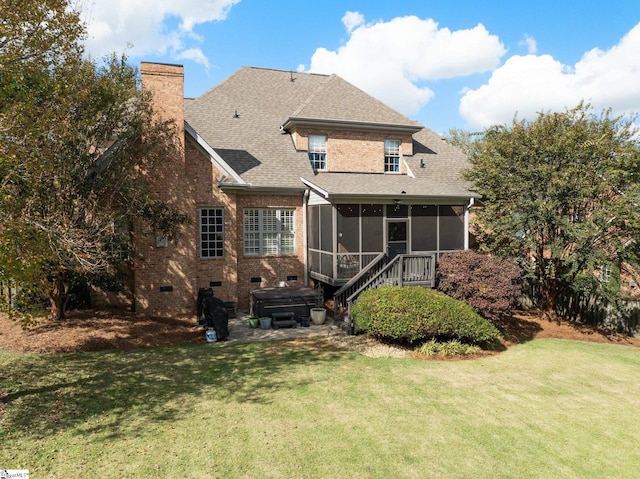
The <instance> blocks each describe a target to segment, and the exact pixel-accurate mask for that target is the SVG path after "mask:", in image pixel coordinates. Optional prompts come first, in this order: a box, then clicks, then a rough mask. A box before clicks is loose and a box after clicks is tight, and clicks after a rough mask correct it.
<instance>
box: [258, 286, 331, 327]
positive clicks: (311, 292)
mask: <svg viewBox="0 0 640 479" xmlns="http://www.w3.org/2000/svg"><path fill="white" fill-rule="evenodd" d="M321 305H322V296H321V291H320V290H319V289H311V288H307V287H304V286H285V287H282V288H262V289H256V290H253V291H251V294H250V296H249V309H250V311H251V315H252V316H253V317H255V318H262V317H266V316H269V317H272V315H273V313H295V319H296V320H297V321H299V320H300V318H301V317H309V316H310V315H311V313H310V309H311V308H317V307H320V306H321Z"/></svg>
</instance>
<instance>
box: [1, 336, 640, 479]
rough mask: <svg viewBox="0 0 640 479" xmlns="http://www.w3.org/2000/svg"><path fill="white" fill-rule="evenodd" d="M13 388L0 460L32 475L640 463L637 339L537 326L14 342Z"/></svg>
mask: <svg viewBox="0 0 640 479" xmlns="http://www.w3.org/2000/svg"><path fill="white" fill-rule="evenodd" d="M320 346H322V347H320ZM2 396H4V397H3V400H2V401H0V469H5V468H6V469H29V470H30V473H31V477H33V478H41V477H59V478H108V477H113V478H122V477H135V478H144V477H167V478H168V477H171V478H174V477H185V478H198V477H203V478H204V477H207V478H208V477H220V478H236V477H238V478H286V479H290V478H371V477H379V478H402V477H410V478H429V477H437V478H447V477H474V478H491V477H513V478H528V477H532V478H547V477H548V478H560V477H562V478H571V477H579V478H599V477H602V478H604V477H611V478H625V477H628V478H631V477H638V474H639V473H640V469H639V467H640V422H639V420H638V418H639V417H640V351H639V350H638V349H635V348H631V347H621V346H610V345H599V344H590V343H582V342H572V341H562V340H535V341H531V342H529V343H526V344H523V345H520V346H517V347H514V348H511V349H509V350H508V351H506V352H504V353H501V354H499V355H496V356H492V357H487V358H484V359H480V360H467V361H417V360H411V359H371V358H367V357H364V356H360V355H357V354H355V353H351V352H344V351H336V350H333V349H331V348H330V347H329V346H327V345H325V344H324V343H318V342H313V341H308V342H302V343H300V342H297V343H287V342H272V343H253V344H237V345H224V346H222V345H220V344H216V345H203V346H192V347H172V348H161V349H153V350H140V351H134V352H100V353H83V354H56V355H38V354H18V353H9V352H0V397H2Z"/></svg>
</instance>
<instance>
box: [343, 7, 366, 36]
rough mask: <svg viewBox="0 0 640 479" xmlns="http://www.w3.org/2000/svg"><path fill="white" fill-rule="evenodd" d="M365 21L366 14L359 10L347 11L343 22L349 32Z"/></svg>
mask: <svg viewBox="0 0 640 479" xmlns="http://www.w3.org/2000/svg"><path fill="white" fill-rule="evenodd" d="M363 23H364V15H362V14H361V13H358V12H347V13H345V14H344V16H343V17H342V24H343V25H344V27H345V28H346V29H347V33H351V32H352V31H353V30H354V29H356V28H358V27H359V26H361V25H362V24H363Z"/></svg>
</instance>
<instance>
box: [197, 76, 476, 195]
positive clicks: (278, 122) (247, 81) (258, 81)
mask: <svg viewBox="0 0 640 479" xmlns="http://www.w3.org/2000/svg"><path fill="white" fill-rule="evenodd" d="M185 120H186V121H187V122H188V124H189V125H190V127H192V130H190V131H193V132H195V133H194V134H195V135H196V136H197V138H198V142H199V143H200V144H201V146H202V147H203V148H204V150H205V151H213V152H214V153H215V154H217V155H219V161H218V162H219V163H220V164H224V165H228V166H229V167H230V168H232V169H233V170H234V172H235V173H236V174H237V175H238V176H239V177H240V178H241V180H242V182H239V181H237V178H236V183H237V184H243V183H244V185H245V186H246V187H249V188H250V187H260V188H298V189H302V188H304V184H303V182H302V181H301V178H305V179H307V180H310V179H313V181H314V183H315V181H316V180H317V181H319V182H320V183H323V184H324V183H325V182H326V184H327V187H328V188H329V189H334V190H336V189H337V190H340V191H341V192H342V191H345V192H346V191H347V190H345V188H347V189H348V184H349V183H350V181H351V180H354V179H356V178H355V177H351V176H345V175H344V174H341V175H334V174H331V173H319V174H318V175H317V177H316V172H314V171H313V169H312V168H311V165H310V163H309V160H308V155H307V152H306V151H299V150H296V148H295V146H294V144H293V141H292V138H291V135H287V134H282V133H283V132H282V131H281V127H282V126H283V125H290V126H293V127H296V126H311V125H313V127H315V128H319V127H320V126H321V127H322V128H329V129H330V128H332V127H333V128H339V129H349V128H352V129H359V130H363V131H370V130H371V129H374V130H376V131H379V132H380V131H384V132H390V133H393V132H402V133H405V134H407V135H413V138H414V145H418V148H415V149H414V155H413V157H406V158H405V161H407V165H408V170H409V171H411V173H412V175H411V176H407V175H401V176H398V175H395V176H394V175H379V177H378V176H376V177H375V178H376V180H375V181H371V180H372V178H373V177H372V176H371V175H368V176H365V177H362V181H361V183H362V185H361V186H362V188H361V189H362V191H358V192H359V193H360V194H365V193H366V189H367V188H369V193H370V194H371V195H375V194H376V193H378V194H380V193H381V192H382V191H385V190H387V188H383V187H382V185H384V184H388V185H389V188H391V190H392V191H394V192H395V190H396V189H398V187H400V191H403V190H405V191H407V192H408V191H412V192H414V193H415V194H416V195H420V192H421V191H423V192H424V195H423V196H429V191H428V190H429V189H430V188H433V187H434V186H435V185H439V186H438V188H437V192H436V191H434V192H432V193H431V194H434V193H435V194H438V195H444V194H447V191H449V192H450V193H455V194H456V195H461V196H464V195H465V192H467V191H468V190H467V188H468V185H467V183H466V182H464V181H462V180H461V179H460V172H461V170H462V168H463V167H465V166H466V157H465V156H464V155H462V154H461V153H460V152H459V151H457V150H455V149H454V148H452V147H450V146H449V145H447V144H446V143H445V142H444V141H443V140H442V139H441V138H440V137H439V136H438V135H436V134H435V133H433V132H432V131H431V130H428V129H426V128H424V127H423V126H422V125H420V124H419V123H417V122H416V121H414V120H411V119H409V118H407V117H405V116H404V115H402V114H400V113H398V112H396V111H395V110H393V109H392V108H390V107H388V106H387V105H385V104H384V103H382V102H380V101H379V100H377V99H375V98H373V97H372V96H370V95H368V94H367V93H365V92H363V91H362V90H360V89H359V88H357V87H355V86H353V85H352V84H350V83H349V82H347V81H345V80H344V79H342V78H340V77H339V76H337V75H321V74H314V73H299V72H291V71H284V70H270V69H264V68H255V67H243V68H241V69H239V70H238V71H236V72H235V73H234V74H232V75H231V76H230V77H228V78H227V79H226V80H224V81H222V82H221V83H220V84H219V85H217V86H215V87H214V88H212V89H210V90H209V91H207V92H206V93H204V94H203V95H202V96H200V97H199V98H196V99H193V100H190V101H188V102H186V103H185ZM305 122H309V123H305ZM420 145H422V146H420ZM423 165H424V166H423ZM356 174H357V173H356ZM434 174H436V176H437V180H436V181H435V182H434V181H431V180H429V178H428V176H427V175H429V176H432V175H434ZM323 175H330V176H326V178H325V179H324V180H323V179H322V178H321V177H322V176H323ZM358 178H359V177H358ZM432 179H435V178H432ZM345 180H348V181H346V182H345ZM427 180H428V181H427ZM358 181H360V180H359V179H358ZM354 184H355V183H354ZM408 188H410V189H408ZM445 190H446V191H445ZM336 192H337V191H336Z"/></svg>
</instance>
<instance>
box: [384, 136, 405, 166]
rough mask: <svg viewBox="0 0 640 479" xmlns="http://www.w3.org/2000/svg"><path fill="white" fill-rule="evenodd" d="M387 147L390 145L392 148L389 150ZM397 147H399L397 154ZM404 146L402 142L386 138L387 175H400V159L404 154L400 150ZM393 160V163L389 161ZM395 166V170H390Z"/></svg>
mask: <svg viewBox="0 0 640 479" xmlns="http://www.w3.org/2000/svg"><path fill="white" fill-rule="evenodd" d="M387 145H390V146H392V147H393V149H392V148H387ZM395 145H397V152H396V148H395ZM401 145H402V141H401V140H395V139H392V138H385V140H384V172H385V173H400V157H401V156H402V152H401V150H400V148H401ZM390 159H393V163H391V161H389V160H390ZM392 165H393V168H394V169H389V167H391V166H392Z"/></svg>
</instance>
